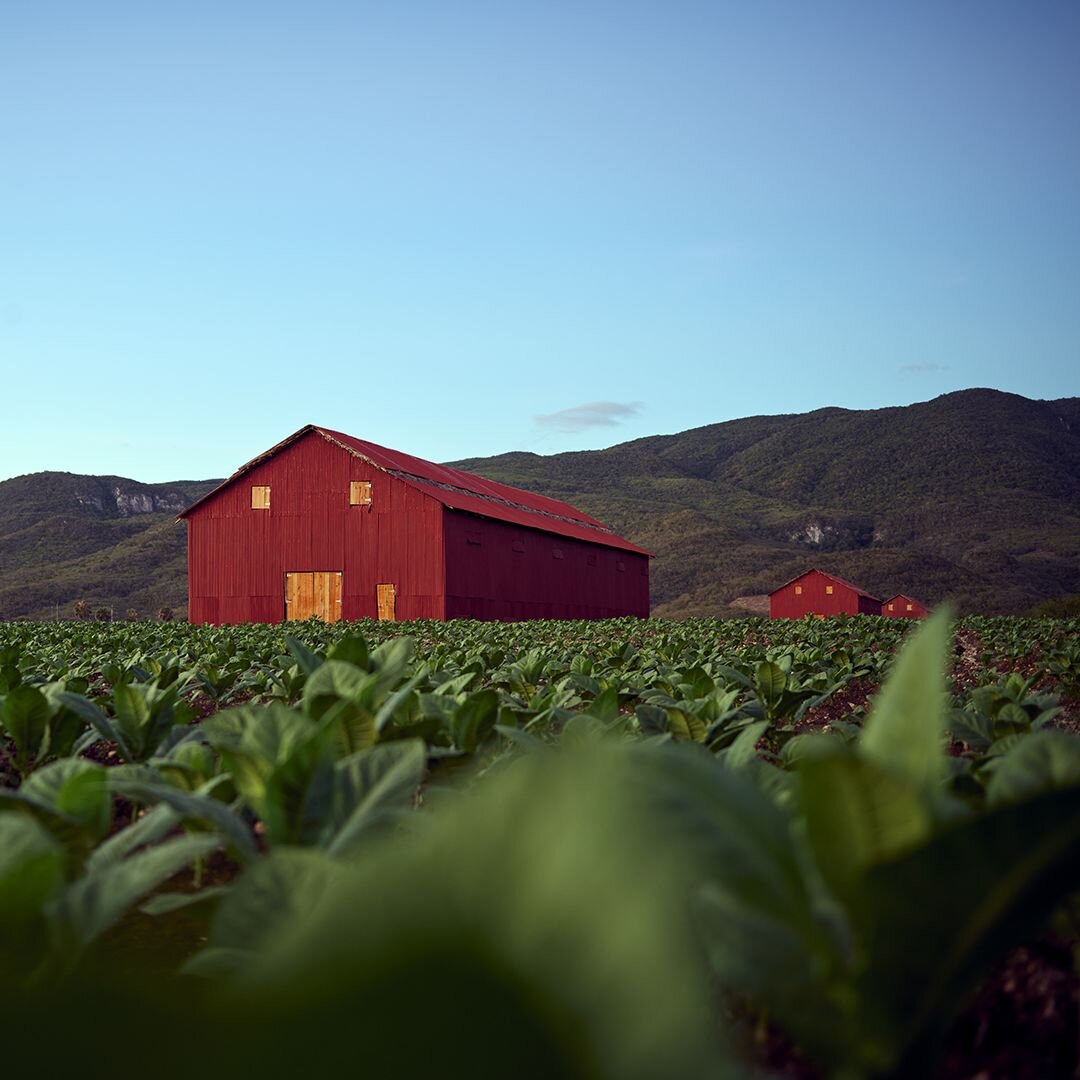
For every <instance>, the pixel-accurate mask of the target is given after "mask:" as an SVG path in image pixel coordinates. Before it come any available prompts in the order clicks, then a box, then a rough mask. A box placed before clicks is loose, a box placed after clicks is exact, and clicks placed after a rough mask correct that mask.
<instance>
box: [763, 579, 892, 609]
mask: <svg viewBox="0 0 1080 1080" xmlns="http://www.w3.org/2000/svg"><path fill="white" fill-rule="evenodd" d="M880 614H881V601H880V600H879V599H878V598H877V597H876V596H871V595H870V594H869V593H868V592H866V590H865V589H860V588H859V586H858V585H852V583H851V582H850V581H845V580H844V579H843V578H838V577H837V576H836V575H835V574H826V573H825V572H824V571H823V570H807V571H806V573H805V574H800V575H799V576H798V577H797V578H792V579H791V581H788V582H785V583H784V584H783V585H781V586H780V588H778V589H774V590H773V591H772V592H771V593H770V594H769V618H771V619H801V618H803V617H804V616H806V615H818V616H825V615H880Z"/></svg>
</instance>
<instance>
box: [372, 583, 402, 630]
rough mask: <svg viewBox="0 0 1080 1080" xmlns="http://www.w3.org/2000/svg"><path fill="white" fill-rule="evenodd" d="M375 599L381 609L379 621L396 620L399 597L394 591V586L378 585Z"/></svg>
mask: <svg viewBox="0 0 1080 1080" xmlns="http://www.w3.org/2000/svg"><path fill="white" fill-rule="evenodd" d="M375 599H376V603H377V605H378V609H379V621H380V622H394V620H395V619H396V618H397V615H396V614H395V606H396V599H397V598H396V594H395V592H394V586H393V585H376V586H375Z"/></svg>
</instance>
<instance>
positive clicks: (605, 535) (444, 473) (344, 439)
mask: <svg viewBox="0 0 1080 1080" xmlns="http://www.w3.org/2000/svg"><path fill="white" fill-rule="evenodd" d="M311 432H314V433H316V434H318V435H320V436H322V438H324V439H326V440H327V441H328V442H331V443H334V444H336V445H337V446H340V447H341V448H342V449H343V450H345V451H346V452H347V453H350V454H352V455H353V456H354V457H358V458H360V459H361V460H363V461H366V462H368V463H369V464H370V465H373V466H374V467H375V468H377V469H380V470H381V471H382V472H385V473H388V474H389V475H390V476H394V477H396V478H397V479H398V480H401V481H402V482H403V483H405V484H408V485H409V486H410V487H413V488H415V489H416V490H418V491H422V492H423V493H424V494H425V495H429V496H431V497H432V498H433V499H437V500H438V501H439V502H441V503H442V504H443V505H444V506H446V507H448V508H450V509H451V510H462V511H465V512H467V513H471V514H478V515H480V516H482V517H488V518H494V519H495V520H497V521H506V522H509V523H510V524H512V525H521V526H524V527H525V528H529V529H540V530H542V531H544V532H549V533H555V534H556V535H559V536H566V537H570V538H572V539H575V540H586V541H589V542H591V543H594V544H603V545H604V546H605V547H612V548H619V549H620V550H622V551H632V552H636V553H638V554H641V555H650V554H651V553H650V552H648V551H645V549H644V548H640V547H638V546H637V545H636V544H632V543H630V541H629V540H624V539H623V538H622V537H621V536H619V535H617V534H616V533H615V532H614V531H612V529H610V528H609V527H608V526H607V525H604V524H603V523H602V522H600V521H597V520H596V518H593V517H589V515H588V514H584V513H582V512H581V511H580V510H578V509H577V508H576V507H573V506H571V505H570V504H569V503H565V502H561V501H560V500H558V499H551V498H548V497H547V496H546V495H537V494H536V493H535V492H531V491H524V490H522V489H521V488H515V487H510V485H509V484H500V483H497V482H496V481H494V480H488V479H486V478H485V477H482V476H476V475H475V474H473V473H467V472H464V471H462V470H461V469H455V468H453V467H452V466H449V465H437V464H435V463H434V462H431V461H425V460H424V459H423V458H418V457H413V456H412V455H411V454H403V453H401V451H399V450H391V449H389V448H388V447H385V446H379V445H378V444H377V443H373V442H368V441H367V440H365V439H357V438H356V437H355V436H352V435H346V434H345V433H344V432H340V431H332V430H331V429H330V428H323V427H318V426H317V425H315V424H307V425H305V426H304V427H302V428H301V429H300V430H299V431H296V432H294V433H293V434H292V435H290V436H289V437H288V438H286V439H282V441H281V442H279V443H278V444H277V445H276V446H272V447H271V448H270V449H269V450H267V451H265V452H264V453H262V454H259V456H258V457H255V458H252V459H251V461H249V462H247V463H246V464H245V465H241V466H240V468H239V469H237V470H236V472H234V473H233V474H232V476H230V477H229V478H228V479H227V480H225V481H223V482H222V483H220V484H218V486H217V487H216V488H214V489H213V491H210V492H208V493H207V494H206V495H204V496H203V497H202V498H201V499H197V500H196V501H195V502H193V503H192V504H191V506H189V507H188V508H187V509H186V510H185V511H183V513H181V514H179V515H178V516H177V517H178V519H179V518H186V517H187V516H188V515H189V514H190V513H191V512H192V511H193V510H194V509H195V508H196V507H198V506H200V505H201V504H202V503H204V502H206V501H207V500H208V499H211V498H213V497H214V495H216V494H217V493H218V492H219V491H221V490H222V489H223V488H226V487H228V486H229V485H230V484H232V483H234V482H235V481H237V480H239V479H240V477H242V476H243V475H244V474H245V473H247V472H250V471H251V470H252V469H254V468H255V466H257V465H261V464H262V463H263V462H264V461H268V460H269V459H270V458H272V457H273V456H274V455H275V454H278V453H280V452H281V451H282V450H284V449H285V448H286V447H287V446H290V445H291V444H292V443H294V442H296V441H297V440H298V439H300V438H302V437H303V436H305V435H307V434H309V433H311Z"/></svg>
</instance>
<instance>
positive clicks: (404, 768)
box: [323, 739, 427, 857]
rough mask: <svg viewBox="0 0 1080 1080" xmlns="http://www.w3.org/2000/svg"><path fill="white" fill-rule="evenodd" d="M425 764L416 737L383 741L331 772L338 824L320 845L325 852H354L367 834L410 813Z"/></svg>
mask: <svg viewBox="0 0 1080 1080" xmlns="http://www.w3.org/2000/svg"><path fill="white" fill-rule="evenodd" d="M426 764H427V753H426V751H425V748H424V744H423V743H422V742H420V740H418V739H410V740H408V741H403V742H392V743H386V744H385V745H383V746H376V747H374V748H372V749H371V750H364V751H362V752H361V753H359V754H354V755H353V756H352V757H350V758H346V759H345V760H344V761H339V762H338V763H337V765H336V766H335V769H334V771H335V774H336V775H335V811H336V817H337V821H338V823H337V824H336V825H335V826H334V828H333V830H332V832H331V833H330V835H329V836H328V837H327V840H326V841H325V842H324V844H323V847H324V849H325V851H326V852H327V854H328V855H333V856H335V857H341V856H345V855H350V854H352V853H353V851H354V850H355V849H356V848H357V846H358V845H359V843H360V842H361V841H362V839H363V838H364V837H365V834H367V833H368V832H369V831H371V830H372V829H374V828H376V827H377V826H379V825H381V824H382V823H383V822H385V821H387V820H390V819H392V818H393V817H394V816H395V815H396V814H397V813H398V812H400V811H402V810H406V809H408V808H409V806H410V805H411V803H412V800H413V796H414V795H415V793H416V790H417V788H418V787H419V786H420V783H421V781H422V780H423V778H424V769H425V766H426Z"/></svg>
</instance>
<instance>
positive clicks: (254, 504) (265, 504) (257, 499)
mask: <svg viewBox="0 0 1080 1080" xmlns="http://www.w3.org/2000/svg"><path fill="white" fill-rule="evenodd" d="M251 509H252V510H269V509H270V485H269V484H252V485H251Z"/></svg>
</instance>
